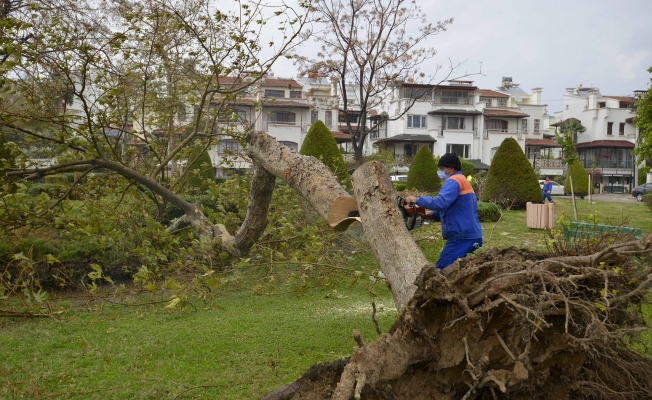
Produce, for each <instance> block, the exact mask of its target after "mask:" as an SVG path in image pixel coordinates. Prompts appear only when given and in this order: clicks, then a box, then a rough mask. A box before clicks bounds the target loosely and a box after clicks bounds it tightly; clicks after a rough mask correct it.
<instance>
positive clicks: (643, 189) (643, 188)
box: [632, 183, 652, 201]
mask: <svg viewBox="0 0 652 400" xmlns="http://www.w3.org/2000/svg"><path fill="white" fill-rule="evenodd" d="M650 189H652V183H644V184H642V185H640V186H636V187H635V188H634V190H632V196H634V197H636V200H638V201H643V195H644V194H646V193H647V192H648V191H649V190H650Z"/></svg>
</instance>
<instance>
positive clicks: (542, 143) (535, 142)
mask: <svg viewBox="0 0 652 400" xmlns="http://www.w3.org/2000/svg"><path fill="white" fill-rule="evenodd" d="M525 145H526V146H538V147H561V145H560V144H559V143H557V142H555V141H554V140H550V139H525Z"/></svg>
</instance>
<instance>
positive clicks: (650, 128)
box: [632, 67, 652, 161]
mask: <svg viewBox="0 0 652 400" xmlns="http://www.w3.org/2000/svg"><path fill="white" fill-rule="evenodd" d="M647 72H649V73H650V74H652V67H650V68H648V70H647ZM650 82H651V83H652V78H650ZM634 124H636V127H637V128H638V129H639V131H640V135H639V140H638V142H637V143H636V147H634V151H632V154H633V155H634V156H636V157H637V158H638V159H639V160H646V161H652V86H650V87H649V88H648V90H647V92H645V94H643V96H642V97H641V98H640V100H639V101H638V102H637V103H636V115H635V116H634Z"/></svg>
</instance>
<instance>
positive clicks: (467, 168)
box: [460, 157, 475, 176]
mask: <svg viewBox="0 0 652 400" xmlns="http://www.w3.org/2000/svg"><path fill="white" fill-rule="evenodd" d="M460 163H462V173H463V174H464V176H470V175H473V172H475V165H473V163H472V162H471V161H468V160H465V159H464V158H462V157H460Z"/></svg>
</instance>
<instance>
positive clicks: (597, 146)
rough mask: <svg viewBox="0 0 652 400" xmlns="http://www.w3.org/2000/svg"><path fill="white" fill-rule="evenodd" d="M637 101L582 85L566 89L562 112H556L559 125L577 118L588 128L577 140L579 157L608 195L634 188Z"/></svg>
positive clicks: (629, 190) (631, 97) (630, 97)
mask: <svg viewBox="0 0 652 400" xmlns="http://www.w3.org/2000/svg"><path fill="white" fill-rule="evenodd" d="M635 102H636V98H635V96H622V95H616V96H607V95H602V94H601V93H600V90H599V89H598V88H596V87H582V85H579V87H578V88H577V89H575V88H568V89H566V93H565V94H564V104H563V109H562V110H561V111H559V112H556V113H555V119H556V120H557V122H558V123H559V122H562V121H567V120H569V119H571V118H574V119H576V120H578V121H580V122H581V123H582V125H583V126H584V127H585V128H586V132H584V133H582V134H578V135H577V136H576V137H575V138H574V140H575V143H576V147H577V152H578V156H579V159H580V162H581V163H582V166H584V168H585V169H586V170H587V171H588V172H589V173H590V174H591V175H592V177H593V181H594V182H595V183H597V184H600V183H601V184H603V185H604V191H605V192H607V193H627V192H631V190H632V188H633V187H634V186H635V177H636V169H637V168H636V165H635V162H634V158H633V157H632V150H633V149H634V146H635V143H636V132H637V131H636V127H635V126H634V124H633V116H634V108H633V106H634V103H635Z"/></svg>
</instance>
